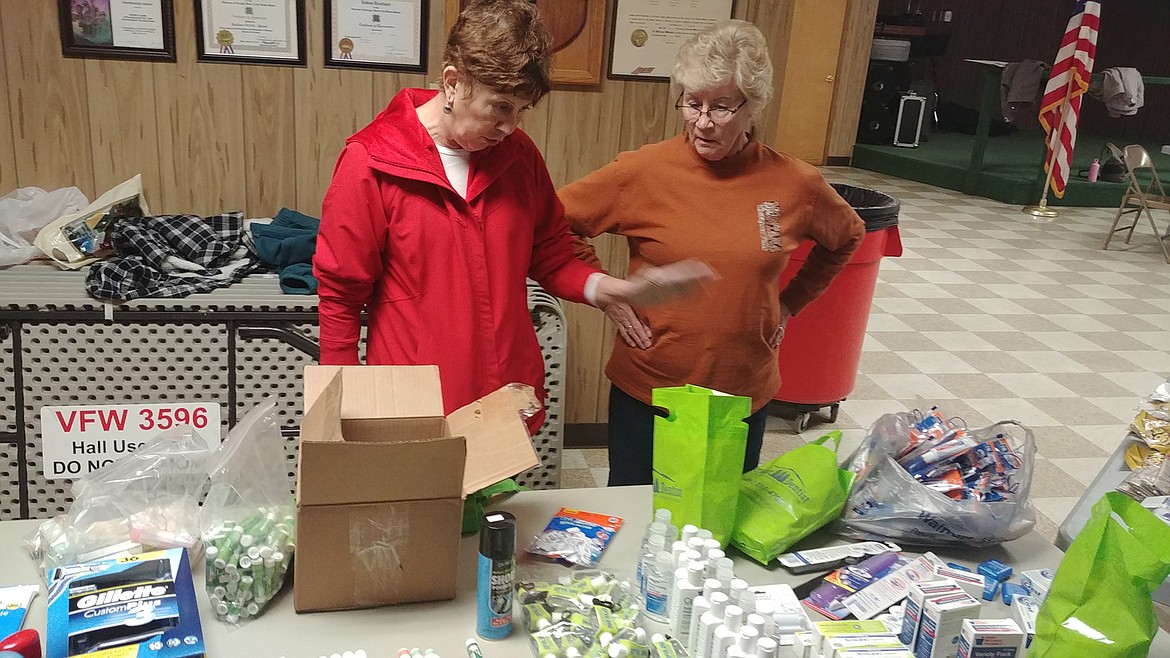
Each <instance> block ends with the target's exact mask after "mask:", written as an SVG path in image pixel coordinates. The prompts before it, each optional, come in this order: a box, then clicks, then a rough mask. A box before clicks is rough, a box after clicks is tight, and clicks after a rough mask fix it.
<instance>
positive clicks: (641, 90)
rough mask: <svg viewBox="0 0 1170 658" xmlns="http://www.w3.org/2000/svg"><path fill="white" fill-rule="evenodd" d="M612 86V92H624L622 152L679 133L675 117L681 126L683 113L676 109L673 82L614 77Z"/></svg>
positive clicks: (620, 136)
mask: <svg viewBox="0 0 1170 658" xmlns="http://www.w3.org/2000/svg"><path fill="white" fill-rule="evenodd" d="M610 86H611V88H612V90H611V91H610V93H613V94H620V96H621V99H622V109H621V121H620V126H619V131H618V149H617V150H618V152H621V151H636V150H638V149H639V148H641V147H643V146H645V145H646V144H653V143H655V142H660V141H662V140H664V139H667V138H668V137H671V136H673V135H675V134H677V132H676V131H670V128H671V127H673V126H674V122H673V121H672V119H675V118H677V119H678V126H679V129H680V130H681V126H682V117H681V113H680V112H679V111H678V110H676V109H674V98H673V97H672V96H671V95H670V85H669V84H667V83H662V82H658V83H646V82H617V81H613V80H611V81H610ZM615 155H616V154H615ZM612 159H613V158H610V160H612ZM607 163H608V161H607Z"/></svg>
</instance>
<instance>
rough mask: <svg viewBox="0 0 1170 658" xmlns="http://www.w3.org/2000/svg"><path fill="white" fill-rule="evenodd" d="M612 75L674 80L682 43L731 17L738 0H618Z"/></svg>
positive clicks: (611, 52) (611, 65) (611, 48)
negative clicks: (671, 77)
mask: <svg viewBox="0 0 1170 658" xmlns="http://www.w3.org/2000/svg"><path fill="white" fill-rule="evenodd" d="M616 2H617V7H616V9H615V11H614V16H613V29H612V30H611V31H610V39H611V41H610V43H611V47H610V60H609V77H610V78H611V79H614V80H660V81H669V80H670V70H671V68H672V67H674V58H675V56H676V55H678V49H679V46H681V45H682V44H683V42H685V41H686V40H687V39H689V38H690V37H691V36H693V35H695V34H697V33H699V32H702V31H703V30H705V29H707V28H708V27H711V25H712V24H714V23H716V22H718V21H721V20H725V19H728V18H731V15H732V12H733V11H734V9H735V7H734V5H735V2H734V0H616Z"/></svg>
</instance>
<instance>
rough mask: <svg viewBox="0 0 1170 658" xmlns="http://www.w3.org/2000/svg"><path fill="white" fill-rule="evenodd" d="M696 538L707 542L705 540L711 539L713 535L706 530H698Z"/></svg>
mask: <svg viewBox="0 0 1170 658" xmlns="http://www.w3.org/2000/svg"><path fill="white" fill-rule="evenodd" d="M697 536H698V537H699V538H701V539H703V540H707V539H711V538H712V537H714V536H715V535H714V534H713V533H712V532H711V531H710V530H707V529H706V528H699V534H698V535H697Z"/></svg>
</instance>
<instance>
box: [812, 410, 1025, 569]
mask: <svg viewBox="0 0 1170 658" xmlns="http://www.w3.org/2000/svg"><path fill="white" fill-rule="evenodd" d="M919 420H921V419H920V418H916V417H915V415H914V414H911V413H897V414H886V415H884V416H882V417H881V418H879V419H878V420H877V422H875V423H874V424H873V426H872V427H871V428H870V430H869V434H868V435H867V436H866V438H865V441H863V442H862V444H861V445H860V446H859V447H858V448H857V450H856V451H855V452H854V453H853V455H852V456H851V457H850V458H849V460H848V461H847V462H846V465H845V468H848V469H849V470H851V471H853V472H854V473H856V479H855V480H854V483H853V489H852V491H851V492H850V495H849V500H848V502H847V503H846V504H845V511H844V513H843V514H842V516H841V518H840V519H839V520H838V521H837V524H836V527H835V530H836V531H837V532H839V533H840V534H843V535H846V536H848V537H856V538H860V539H874V540H890V541H896V542H904V543H907V544H918V545H926V546H976V547H978V546H988V545H992V544H999V543H1002V542H1005V541H1010V540H1012V539H1018V538H1020V537H1022V536H1024V535H1025V534H1027V533H1028V531H1029V530H1031V529H1032V527H1033V526H1035V524H1036V512H1035V509H1034V507H1033V505H1032V502H1031V500H1030V499H1029V496H1028V491H1029V488H1030V487H1031V482H1032V469H1033V466H1034V464H1035V461H1036V441H1035V438H1034V437H1033V435H1032V430H1030V429H1028V427H1026V426H1025V425H1024V424H1022V423H1020V422H1019V421H1014V420H1008V421H1001V422H999V423H996V424H994V425H992V426H990V427H987V428H984V429H968V430H964V431H965V433H966V435H967V436H969V437H972V438H973V439H974V440H976V441H980V442H985V441H992V440H995V439H996V437H998V436H999V435H1003V438H1004V439H1006V440H1007V441H1008V442H1009V443H1010V445H1011V446H1012V448H1013V449H1014V451H1015V454H1016V455H1018V457H1019V464H1018V466H1017V467H1016V468H1015V469H1014V472H1013V475H1012V480H1013V481H1012V487H1013V491H1012V496H1011V498H1010V499H1008V500H998V501H985V500H955V499H953V498H950V497H948V496H947V495H945V494H944V493H942V492H940V491H938V490H934V489H931V488H930V487H927V486H925V485H923V484H922V483H921V482H919V481H918V480H916V479H915V478H914V477H913V476H912V475H911V474H910V473H908V472H907V471H906V469H905V468H903V466H901V465H900V464H899V463H898V462H897V461H895V458H896V457H898V456H899V455H901V454H903V453H905V452H906V451H907V450H908V449H909V448H910V447H911V446H910V436H911V431H910V430H911V428H912V427H914V426H915V424H916V423H917V422H918V421H919Z"/></svg>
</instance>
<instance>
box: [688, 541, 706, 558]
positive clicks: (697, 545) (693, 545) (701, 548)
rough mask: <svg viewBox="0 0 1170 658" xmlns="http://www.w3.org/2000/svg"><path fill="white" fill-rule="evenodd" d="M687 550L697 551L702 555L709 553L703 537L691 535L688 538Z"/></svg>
mask: <svg viewBox="0 0 1170 658" xmlns="http://www.w3.org/2000/svg"><path fill="white" fill-rule="evenodd" d="M687 550H688V551H697V552H698V553H699V555H700V556H703V555H706V554H707V546H706V545H705V544H703V539H702V538H701V537H691V538H690V539H688V540H687Z"/></svg>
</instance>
